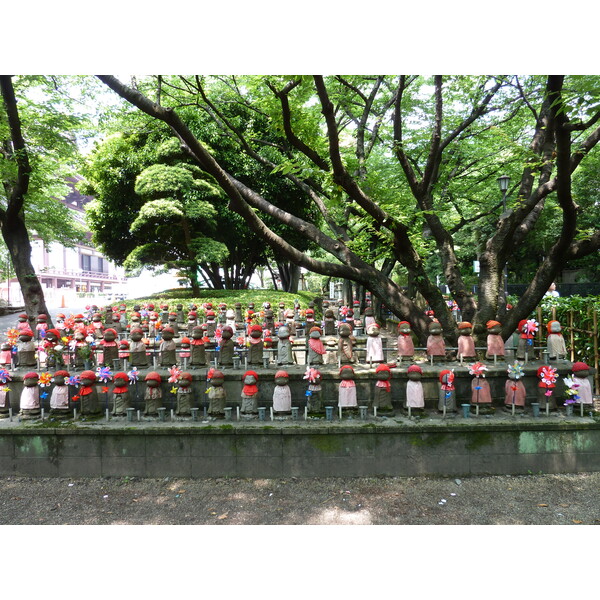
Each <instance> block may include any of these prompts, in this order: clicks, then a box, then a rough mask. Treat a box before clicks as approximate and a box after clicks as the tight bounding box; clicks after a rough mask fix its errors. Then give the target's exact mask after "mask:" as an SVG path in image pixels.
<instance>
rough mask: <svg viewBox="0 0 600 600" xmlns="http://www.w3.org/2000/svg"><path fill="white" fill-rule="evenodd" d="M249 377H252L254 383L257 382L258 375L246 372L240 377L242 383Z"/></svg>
mask: <svg viewBox="0 0 600 600" xmlns="http://www.w3.org/2000/svg"><path fill="white" fill-rule="evenodd" d="M250 375H252V377H254V379H256V381H258V373H257V372H256V371H246V372H245V373H244V374H243V375H242V381H244V379H245V378H246V377H248V376H250Z"/></svg>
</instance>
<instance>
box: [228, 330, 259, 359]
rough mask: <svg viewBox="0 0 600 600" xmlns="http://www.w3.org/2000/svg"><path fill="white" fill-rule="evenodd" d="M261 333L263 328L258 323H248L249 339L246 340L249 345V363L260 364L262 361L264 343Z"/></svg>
mask: <svg viewBox="0 0 600 600" xmlns="http://www.w3.org/2000/svg"><path fill="white" fill-rule="evenodd" d="M232 333H233V332H232ZM262 333H263V330H262V327H261V326H260V325H250V339H249V340H248V341H249V342H250V346H249V347H248V364H249V365H262V363H263V349H264V347H265V344H264V342H263V340H262ZM232 364H233V363H232Z"/></svg>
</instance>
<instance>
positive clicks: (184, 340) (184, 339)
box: [181, 337, 192, 344]
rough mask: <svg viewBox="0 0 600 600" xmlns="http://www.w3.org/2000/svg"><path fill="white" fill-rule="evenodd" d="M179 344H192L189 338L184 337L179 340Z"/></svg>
mask: <svg viewBox="0 0 600 600" xmlns="http://www.w3.org/2000/svg"><path fill="white" fill-rule="evenodd" d="M181 343H182V344H191V343H192V342H191V341H190V338H189V337H184V338H181Z"/></svg>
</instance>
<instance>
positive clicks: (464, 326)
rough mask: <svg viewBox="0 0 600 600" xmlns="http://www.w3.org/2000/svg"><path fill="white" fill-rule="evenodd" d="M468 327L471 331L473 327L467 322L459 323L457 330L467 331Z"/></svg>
mask: <svg viewBox="0 0 600 600" xmlns="http://www.w3.org/2000/svg"><path fill="white" fill-rule="evenodd" d="M469 327H470V328H471V329H473V325H472V324H471V323H469V321H461V322H460V323H459V324H458V328H459V329H467V328H469Z"/></svg>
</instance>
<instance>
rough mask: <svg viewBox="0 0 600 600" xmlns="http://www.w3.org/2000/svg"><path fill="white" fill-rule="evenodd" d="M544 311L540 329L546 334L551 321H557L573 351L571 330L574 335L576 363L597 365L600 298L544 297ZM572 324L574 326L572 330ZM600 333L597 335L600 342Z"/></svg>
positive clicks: (542, 305) (542, 307)
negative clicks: (596, 349) (595, 342)
mask: <svg viewBox="0 0 600 600" xmlns="http://www.w3.org/2000/svg"><path fill="white" fill-rule="evenodd" d="M540 307H541V309H542V323H540V329H541V330H543V331H544V332H545V327H546V324H547V323H548V321H550V320H552V319H553V309H554V311H555V313H556V317H555V319H556V320H557V321H559V322H560V324H561V326H562V330H563V331H562V333H563V335H564V337H565V343H566V344H567V349H568V350H571V348H570V339H571V329H572V333H573V340H574V341H573V348H572V349H573V351H574V354H575V360H576V361H583V362H585V363H587V364H588V365H590V366H592V367H593V366H594V313H595V314H596V323H600V296H587V297H581V296H566V297H564V298H563V297H556V298H555V297H552V298H550V297H549V298H544V300H543V301H542V303H541V305H540ZM571 322H572V323H573V327H572V328H571ZM598 334H599V332H598V330H596V333H595V336H596V341H598Z"/></svg>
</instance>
